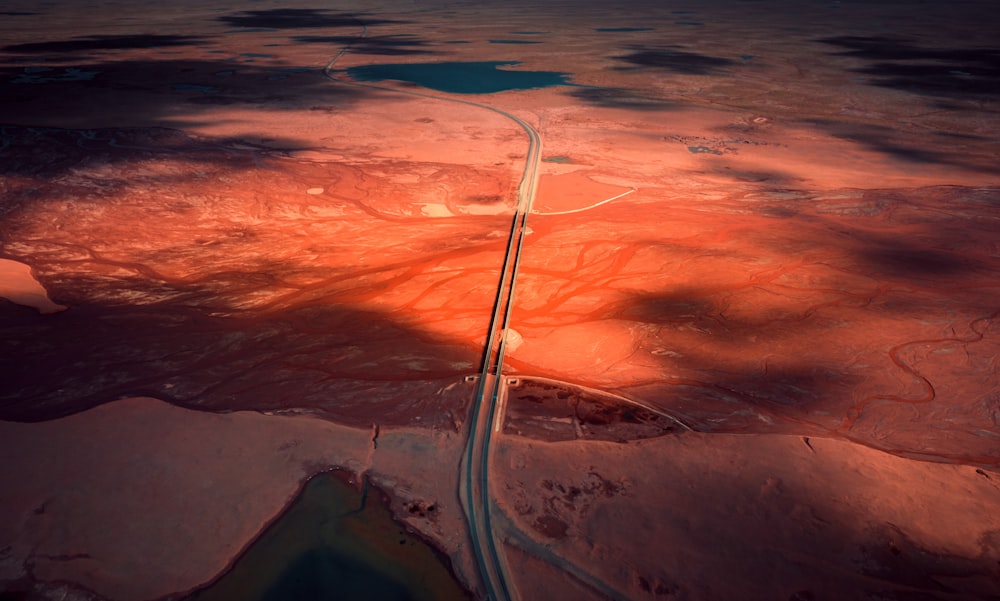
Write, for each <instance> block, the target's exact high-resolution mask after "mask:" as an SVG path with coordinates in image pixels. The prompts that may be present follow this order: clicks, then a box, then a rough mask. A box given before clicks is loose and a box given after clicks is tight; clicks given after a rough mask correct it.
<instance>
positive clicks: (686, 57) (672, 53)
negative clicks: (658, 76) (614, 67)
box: [614, 46, 739, 75]
mask: <svg viewBox="0 0 1000 601" xmlns="http://www.w3.org/2000/svg"><path fill="white" fill-rule="evenodd" d="M629 49H630V50H631V52H630V53H629V54H625V55H623V56H616V57H614V58H615V60H618V61H622V62H625V63H628V64H629V65H631V66H632V67H633V68H652V69H660V70H664V71H668V72H670V73H676V74H678V75H719V74H720V73H721V72H722V71H724V70H725V69H726V68H727V67H732V66H735V65H737V64H739V63H738V62H737V61H734V60H732V59H728V58H723V57H718V56H710V55H707V54H699V53H697V52H688V51H685V50H680V49H677V48H673V47H666V48H650V47H647V46H631V47H630V48H629Z"/></svg>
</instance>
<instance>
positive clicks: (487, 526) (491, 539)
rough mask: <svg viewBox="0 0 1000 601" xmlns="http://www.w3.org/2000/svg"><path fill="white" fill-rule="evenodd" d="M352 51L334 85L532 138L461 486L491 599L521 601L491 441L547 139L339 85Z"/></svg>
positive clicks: (515, 119) (442, 98) (332, 61)
mask: <svg viewBox="0 0 1000 601" xmlns="http://www.w3.org/2000/svg"><path fill="white" fill-rule="evenodd" d="M360 25H361V27H362V32H361V34H360V35H359V36H358V37H357V38H356V39H358V40H360V39H362V38H364V37H366V36H367V35H368V28H367V27H366V26H365V25H364V24H363V23H362V24H360ZM350 46H351V45H350V44H348V45H347V46H345V47H343V48H341V50H340V51H339V52H338V53H337V55H336V56H334V57H333V58H332V59H330V61H329V62H328V63H327V64H326V66H325V67H324V68H323V74H324V75H325V76H326V77H327V78H328V79H330V80H332V81H336V82H338V83H350V84H351V85H355V86H359V87H365V88H374V89H378V90H387V91H391V92H396V93H399V94H407V95H409V96H419V97H423V98H431V99H433V100H439V101H447V102H456V103H459V104H466V105H469V106H473V107H476V108H480V109H483V110H488V111H491V112H494V113H497V114H499V115H501V116H503V117H505V118H507V119H510V120H511V121H513V122H514V123H516V124H517V125H518V126H520V127H521V129H523V130H524V132H525V133H526V134H527V136H528V152H527V155H526V158H525V165H524V174H523V175H522V177H521V184H520V186H519V187H518V192H517V208H516V210H515V213H514V217H513V219H512V221H511V228H510V234H509V237H508V240H507V249H506V252H505V253H504V260H503V268H502V269H501V275H500V281H499V283H498V285H497V294H496V299H495V301H494V305H493V314H492V316H491V318H490V326H489V334H488V335H487V339H486V346H485V348H484V350H483V364H482V369H481V371H480V373H479V378H478V380H477V383H476V392H475V395H474V397H473V399H472V404H471V409H470V418H469V420H468V422H467V423H469V439H468V443H467V447H466V454H465V460H464V463H463V467H462V475H463V478H462V483H461V488H462V490H461V494H462V499H463V502H464V503H465V513H466V516H467V518H468V520H469V531H470V536H471V538H472V547H473V553H474V555H475V556H476V562H477V564H478V567H479V572H480V574H481V576H482V579H483V583H484V585H485V586H486V593H487V596H488V597H489V598H490V599H492V600H493V601H511V600H512V599H514V600H516V599H517V598H518V597H517V593H516V590H515V589H514V586H513V583H512V582H511V579H510V577H509V574H508V569H507V559H506V555H505V554H504V553H503V546H502V543H501V542H500V541H498V540H497V536H496V533H495V532H494V530H493V527H492V524H491V522H490V508H491V504H492V503H491V500H490V488H489V464H490V439H491V436H492V434H493V431H494V428H493V425H494V423H497V424H499V423H501V422H502V420H503V415H502V412H501V411H499V410H498V400H499V399H500V397H501V393H502V391H501V383H502V380H503V378H502V370H503V357H504V352H505V350H506V346H507V329H508V327H509V325H510V315H511V307H512V305H513V300H514V289H515V284H516V282H517V269H518V265H519V264H520V259H521V250H522V248H523V247H524V237H525V236H526V234H527V223H528V215H529V214H530V213H531V211H532V208H531V207H532V204H533V203H534V200H535V193H536V192H537V190H538V176H539V173H538V170H539V165H540V164H541V156H542V139H541V136H539V134H538V131H537V130H535V128H534V127H532V126H531V124H530V123H528V122H526V121H524V120H523V119H521V118H520V117H518V116H516V115H513V114H511V113H508V112H507V111H504V110H501V109H498V108H496V107H492V106H489V105H487V104H481V103H478V102H473V101H471V100H462V99H459V98H450V97H445V96H435V95H433V94H425V93H423V92H415V91H410V90H399V89H396V88H390V87H386V86H378V85H372V84H362V83H357V82H345V81H342V80H338V79H336V78H335V77H333V75H332V69H333V66H334V65H335V64H336V63H337V61H338V60H339V59H340V58H341V57H342V56H344V54H346V53H347V52H348V51H349V50H350Z"/></svg>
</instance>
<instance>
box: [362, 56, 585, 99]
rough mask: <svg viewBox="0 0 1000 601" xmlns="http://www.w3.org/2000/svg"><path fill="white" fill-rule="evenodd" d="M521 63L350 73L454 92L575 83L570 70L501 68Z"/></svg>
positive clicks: (371, 69) (434, 65)
mask: <svg viewBox="0 0 1000 601" xmlns="http://www.w3.org/2000/svg"><path fill="white" fill-rule="evenodd" d="M519 64H520V63H519V62H517V61H483V62H468V63H458V62H444V63H409V64H395V65H365V66H361V67H351V68H349V69H347V74H348V76H350V77H351V79H353V80H354V81H370V82H379V81H386V80H393V81H404V82H408V83H412V84H416V85H418V86H420V87H422V88H428V89H431V90H437V91H438V92H448V93H450V94H494V93H496V92H506V91H508V90H533V89H537V88H548V87H552V86H565V85H571V84H570V82H569V74H568V73H559V72H558V71H515V70H510V69H501V68H500V67H513V66H516V65H519Z"/></svg>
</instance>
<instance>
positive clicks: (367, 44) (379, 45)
mask: <svg viewBox="0 0 1000 601" xmlns="http://www.w3.org/2000/svg"><path fill="white" fill-rule="evenodd" d="M292 41H294V42H297V43H300V44H330V45H335V46H342V47H346V48H347V49H348V52H350V53H351V54H371V55H378V56H407V55H427V54H438V53H437V52H436V51H434V50H428V49H427V45H428V42H427V40H424V39H421V38H417V37H415V36H402V35H384V36H372V37H364V38H359V37H357V36H337V35H330V36H317V35H301V36H294V37H293V38H292Z"/></svg>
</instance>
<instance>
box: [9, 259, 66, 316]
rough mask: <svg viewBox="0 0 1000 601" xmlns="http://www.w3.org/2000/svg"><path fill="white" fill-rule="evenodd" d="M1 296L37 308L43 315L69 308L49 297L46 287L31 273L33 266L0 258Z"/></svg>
mask: <svg viewBox="0 0 1000 601" xmlns="http://www.w3.org/2000/svg"><path fill="white" fill-rule="evenodd" d="M0 297H3V298H6V299H7V300H9V301H10V302H12V303H17V304H18V305H24V306H25V307H32V308H34V309H37V310H38V312H39V313H41V314H43V315H47V314H49V313H58V312H60V311H65V310H66V309H67V307H66V306H64V305H59V304H56V303H54V302H52V301H51V300H50V299H49V296H48V294H47V293H46V292H45V288H43V287H42V285H41V284H40V283H39V282H38V280H36V279H35V276H33V275H31V267H29V266H27V265H25V264H24V263H19V262H17V261H11V260H10V259H0Z"/></svg>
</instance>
